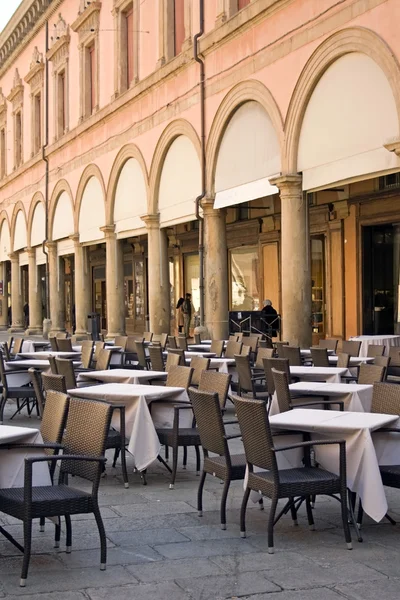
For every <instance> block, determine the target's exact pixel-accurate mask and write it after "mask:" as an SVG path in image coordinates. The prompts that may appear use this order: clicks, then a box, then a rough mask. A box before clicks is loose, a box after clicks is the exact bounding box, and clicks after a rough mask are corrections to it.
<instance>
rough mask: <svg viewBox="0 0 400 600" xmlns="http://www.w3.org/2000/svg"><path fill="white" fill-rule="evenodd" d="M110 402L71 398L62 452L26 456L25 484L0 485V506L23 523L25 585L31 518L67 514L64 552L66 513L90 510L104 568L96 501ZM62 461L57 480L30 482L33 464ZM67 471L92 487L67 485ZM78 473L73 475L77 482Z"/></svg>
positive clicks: (69, 541)
mask: <svg viewBox="0 0 400 600" xmlns="http://www.w3.org/2000/svg"><path fill="white" fill-rule="evenodd" d="M110 421H111V406H110V405H108V404H106V403H104V402H95V401H91V400H79V399H78V398H71V400H70V403H69V411H68V419H67V426H66V434H65V436H64V440H63V450H64V452H63V454H62V455H56V456H48V455H47V456H43V457H37V456H36V457H35V456H33V457H29V458H26V459H25V486H24V488H11V489H7V488H6V489H0V504H1V509H2V512H4V513H5V514H7V515H10V516H12V517H14V518H16V519H20V520H22V521H23V524H24V559H23V563H22V573H21V579H20V586H22V587H24V586H25V585H26V579H27V575H28V568H29V561H30V555H31V541H32V520H33V519H38V518H40V517H55V516H62V515H64V516H65V523H66V546H67V553H68V552H70V551H71V544H72V526H71V525H72V523H71V517H70V515H73V514H88V513H93V514H94V516H95V519H96V523H97V527H98V530H99V534H100V545H101V551H100V555H101V559H100V569H102V570H104V569H105V568H106V558H107V541H106V535H105V531H104V525H103V521H102V518H101V514H100V510H99V505H98V497H97V496H98V489H99V484H100V476H101V471H102V465H103V464H104V463H105V460H106V459H105V458H104V452H105V445H106V439H107V432H108V429H109V427H110ZM44 461H49V462H54V463H57V462H58V461H60V462H61V465H60V476H59V482H58V485H53V486H41V487H35V486H32V468H33V465H34V464H35V463H37V462H44ZM68 475H76V476H77V477H81V478H83V479H86V480H88V481H90V482H91V483H92V489H91V492H89V493H88V492H87V491H81V490H79V489H78V488H76V487H70V486H68ZM76 483H77V479H76V478H75V479H74V484H75V485H76Z"/></svg>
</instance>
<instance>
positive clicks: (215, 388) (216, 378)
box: [199, 371, 232, 410]
mask: <svg viewBox="0 0 400 600" xmlns="http://www.w3.org/2000/svg"><path fill="white" fill-rule="evenodd" d="M231 378H232V375H231V374H230V373H219V372H218V371H203V372H202V374H201V375H200V382H199V390H201V391H202V392H210V393H216V394H218V400H219V406H220V409H221V410H222V409H223V408H225V404H226V399H227V397H228V391H229V386H230V383H231Z"/></svg>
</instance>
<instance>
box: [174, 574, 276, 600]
mask: <svg viewBox="0 0 400 600" xmlns="http://www.w3.org/2000/svg"><path fill="white" fill-rule="evenodd" d="M176 583H177V584H178V585H179V587H181V588H182V589H183V590H185V591H186V592H188V594H189V595H190V597H191V598H193V600H224V599H225V598H236V597H239V596H243V595H244V594H247V593H249V592H250V593H252V594H261V593H264V592H267V593H270V592H279V591H280V589H281V588H280V587H279V586H277V585H275V584H274V583H272V582H271V581H268V580H267V579H266V578H265V577H264V574H263V572H262V571H260V572H258V573H238V574H237V575H213V576H210V577H193V578H189V579H177V581H176Z"/></svg>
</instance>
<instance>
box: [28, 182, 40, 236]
mask: <svg viewBox="0 0 400 600" xmlns="http://www.w3.org/2000/svg"><path fill="white" fill-rule="evenodd" d="M39 203H42V204H43V206H44V198H43V194H42V192H36V194H34V196H33V198H32V201H31V203H30V206H29V213H28V236H27V241H28V246H30V245H31V238H32V225H33V217H34V214H35V210H36V207H37V205H38V204H39Z"/></svg>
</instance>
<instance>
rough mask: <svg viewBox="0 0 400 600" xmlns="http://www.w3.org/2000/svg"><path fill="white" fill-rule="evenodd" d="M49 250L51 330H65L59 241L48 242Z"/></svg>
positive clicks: (62, 274) (62, 275)
mask: <svg viewBox="0 0 400 600" xmlns="http://www.w3.org/2000/svg"><path fill="white" fill-rule="evenodd" d="M47 248H48V251H49V295H50V319H51V331H52V332H54V333H57V331H65V296H64V271H63V269H62V268H61V266H60V259H59V257H58V254H57V242H47Z"/></svg>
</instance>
